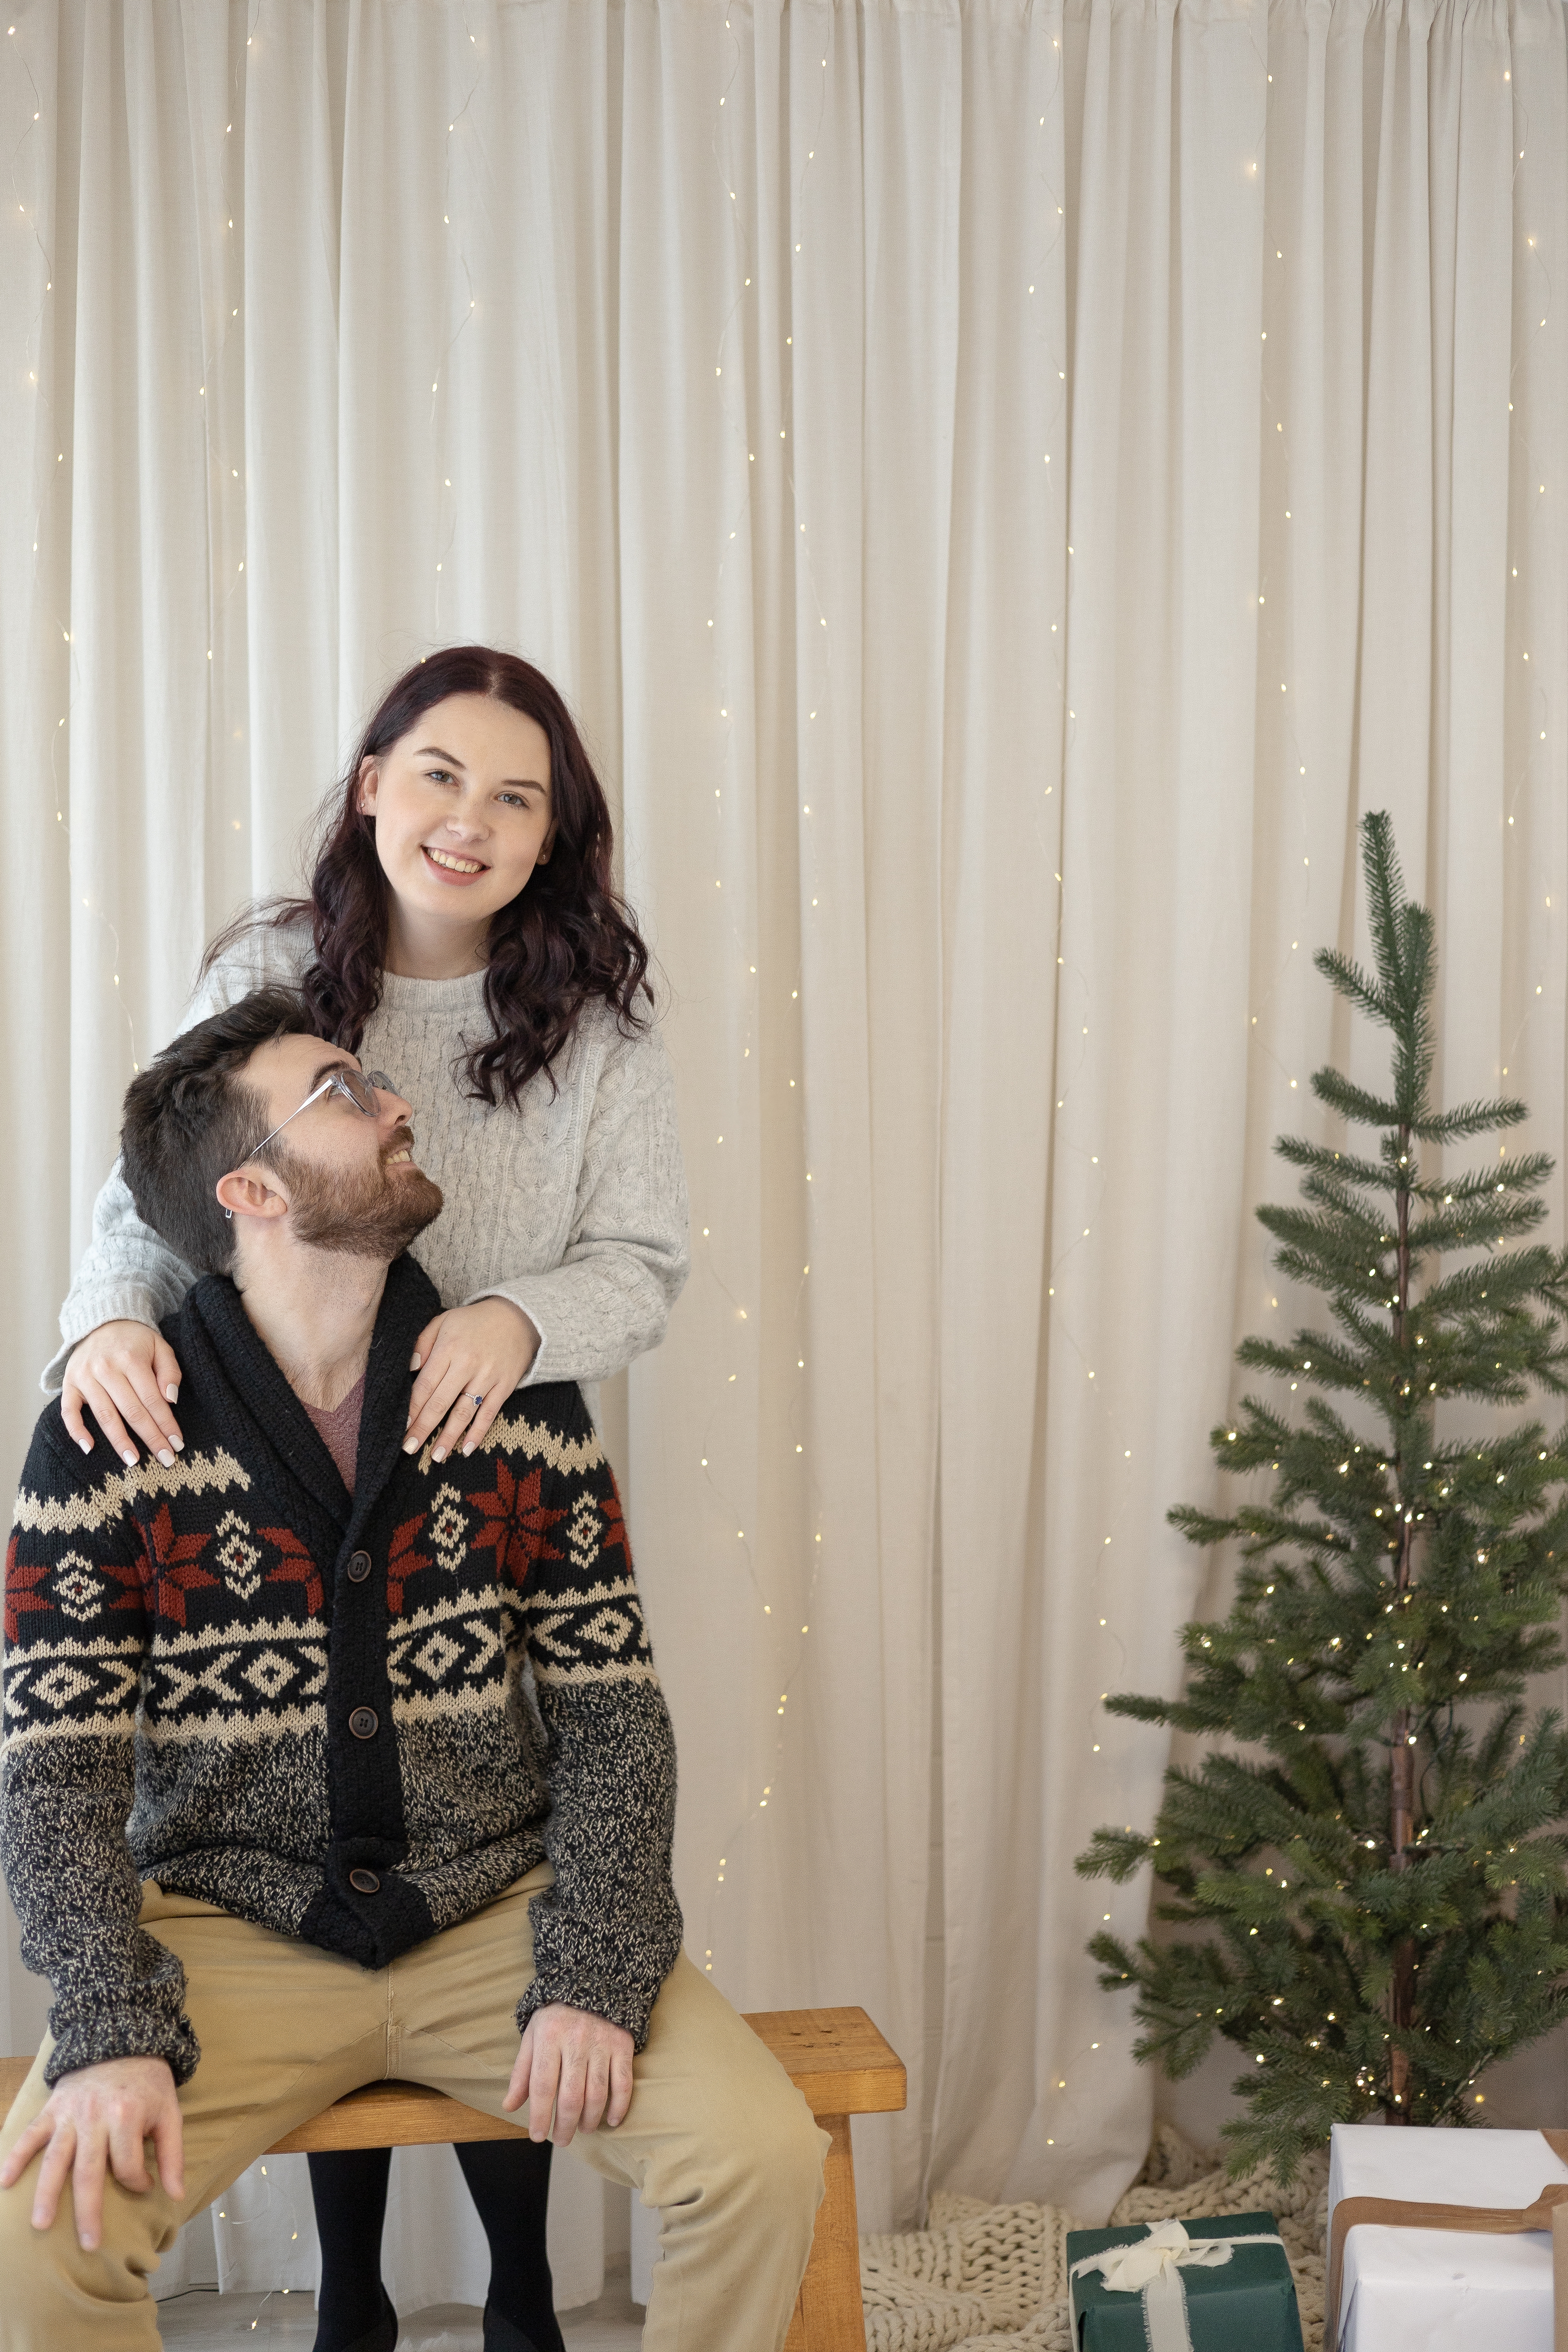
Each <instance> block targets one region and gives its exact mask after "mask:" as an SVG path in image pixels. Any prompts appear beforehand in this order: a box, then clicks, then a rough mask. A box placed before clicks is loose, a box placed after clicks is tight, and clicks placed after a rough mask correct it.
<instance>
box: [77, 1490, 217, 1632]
mask: <svg viewBox="0 0 1568 2352" xmlns="http://www.w3.org/2000/svg"><path fill="white" fill-rule="evenodd" d="M163 1516H164V1517H165V1518H167V1517H168V1513H167V1511H165V1512H164V1514H163ZM93 1564H94V1566H95V1567H97V1568H101V1569H102V1570H103V1572H104V1574H105V1576H110V1577H112V1578H113V1580H114V1581H115V1583H116V1584H120V1585H123V1586H124V1588H125V1589H124V1591H122V1592H121V1595H120V1598H119V1600H118V1601H110V1604H109V1605H110V1609H139V1610H141V1612H142V1614H143V1615H144V1616H145V1615H146V1613H147V1612H148V1611H149V1610H155V1609H156V1607H157V1596H156V1592H155V1590H154V1585H155V1580H156V1576H157V1570H155V1569H154V1567H153V1563H152V1561H151V1560H150V1559H148V1558H147V1555H146V1553H145V1552H138V1553H137V1555H136V1557H135V1559H100V1560H96V1561H95V1562H94V1563H93ZM213 1581H214V1579H213V1578H212V1577H210V1576H209V1577H208V1578H207V1582H208V1583H209V1584H211V1583H212V1582H213ZM180 1605H181V1607H182V1608H184V1601H182V1602H181V1604H180ZM180 1622H181V1623H182V1625H183V1624H184V1622H185V1621H184V1618H183V1617H182V1618H181V1620H180Z"/></svg>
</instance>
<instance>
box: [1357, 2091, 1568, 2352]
mask: <svg viewBox="0 0 1568 2352" xmlns="http://www.w3.org/2000/svg"><path fill="white" fill-rule="evenodd" d="M1558 2185H1563V2186H1564V2187H1568V2163H1564V2162H1563V2158H1561V2157H1559V2156H1557V2155H1556V2154H1554V2153H1553V2151H1552V2147H1550V2146H1549V2144H1548V2143H1547V2141H1546V2140H1545V2139H1544V2138H1543V2137H1542V2135H1541V2133H1540V2132H1538V2131H1485V2130H1477V2131H1465V2130H1456V2129H1447V2130H1445V2129H1443V2128H1442V2127H1441V2126H1427V2125H1411V2126H1407V2127H1405V2129H1403V2130H1400V2129H1398V2128H1394V2129H1388V2128H1385V2127H1384V2126H1382V2125H1380V2124H1336V2125H1335V2126H1334V2130H1333V2141H1332V2147H1331V2154H1330V2158H1329V2240H1330V2243H1331V2244H1332V2242H1333V2228H1334V2208H1335V2207H1336V2205H1338V2204H1339V2203H1340V2202H1341V2201H1342V2200H1343V2199H1346V2198H1351V2197H1383V2198H1397V2199H1398V2200H1401V2201H1402V2202H1405V2203H1415V2204H1421V2205H1467V2206H1485V2207H1487V2208H1500V2209H1505V2210H1506V2209H1514V2210H1518V2209H1521V2208H1525V2207H1529V2206H1531V2205H1534V2204H1535V2202H1536V2200H1537V2199H1538V2198H1539V2197H1540V2195H1541V2192H1542V2189H1552V2188H1553V2187H1556V2186H1558ZM1338 2316H1339V2329H1338V2336H1337V2341H1338V2344H1339V2346H1340V2352H1460V2347H1463V2352H1479V2347H1490V2346H1493V2345H1495V2346H1497V2347H1499V2352H1502V2347H1507V2352H1553V2340H1554V2339H1553V2333H1552V2231H1551V2228H1550V2227H1547V2228H1545V2229H1541V2230H1526V2231H1518V2232H1516V2233H1514V2234H1508V2235H1499V2236H1490V2235H1487V2234H1484V2233H1480V2232H1478V2231H1468V2230H1440V2229H1426V2228H1422V2229H1400V2228H1393V2227H1390V2226H1387V2225H1385V2224H1384V2223H1381V2222H1375V2221H1363V2222H1359V2223H1357V2224H1355V2225H1354V2226H1353V2227H1352V2229H1351V2230H1350V2231H1349V2233H1348V2235H1347V2236H1346V2238H1345V2241H1344V2257H1343V2274H1342V2281H1341V2287H1340V2297H1339V2315H1338ZM1330 2340H1331V2342H1332V2341H1333V2340H1335V2339H1334V2335H1333V2331H1332V2330H1331V2331H1330Z"/></svg>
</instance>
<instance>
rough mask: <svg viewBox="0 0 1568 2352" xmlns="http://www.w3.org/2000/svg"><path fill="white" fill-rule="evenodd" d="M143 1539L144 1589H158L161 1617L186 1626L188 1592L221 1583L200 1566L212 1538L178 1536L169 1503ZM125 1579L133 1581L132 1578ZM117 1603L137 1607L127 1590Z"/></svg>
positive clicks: (147, 1526) (146, 1527) (117, 1606)
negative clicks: (198, 1564)
mask: <svg viewBox="0 0 1568 2352" xmlns="http://www.w3.org/2000/svg"><path fill="white" fill-rule="evenodd" d="M211 1541H212V1538H211V1537H210V1536H198V1535H188V1536H177V1535H176V1534H175V1533H174V1517H173V1514H172V1513H171V1511H170V1509H169V1506H168V1505H167V1503H165V1504H164V1505H163V1508H162V1509H161V1510H160V1511H159V1512H158V1514H157V1516H156V1517H154V1518H153V1519H151V1520H149V1521H148V1523H147V1525H146V1526H145V1527H144V1528H142V1545H143V1547H144V1549H145V1553H146V1565H145V1568H144V1569H143V1570H142V1585H143V1589H144V1590H146V1591H156V1593H157V1597H158V1598H157V1605H158V1614H159V1616H160V1617H166V1618H167V1619H168V1620H169V1622H170V1623H171V1624H172V1625H179V1626H181V1627H183V1626H184V1622H185V1595H186V1593H187V1592H195V1591H198V1590H199V1589H200V1587H201V1586H202V1585H204V1584H216V1582H217V1579H216V1576H209V1575H208V1573H207V1571H206V1570H205V1568H198V1567H197V1566H196V1562H197V1560H198V1559H200V1558H201V1555H202V1554H203V1552H204V1551H205V1549H206V1548H207V1546H208V1544H209V1543H210V1542H211ZM126 1581H129V1580H128V1579H127V1580H126ZM114 1605H115V1607H116V1608H117V1609H118V1608H122V1607H130V1608H134V1607H135V1605H136V1604H135V1601H133V1600H132V1597H131V1595H130V1594H129V1593H127V1594H126V1595H125V1598H124V1600H123V1601H116V1602H115V1604H114Z"/></svg>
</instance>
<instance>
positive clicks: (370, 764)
mask: <svg viewBox="0 0 1568 2352" xmlns="http://www.w3.org/2000/svg"><path fill="white" fill-rule="evenodd" d="M380 783H381V777H380V775H379V773H378V772H377V769H376V764H375V761H374V760H368V759H367V760H362V761H360V763H359V788H358V790H357V792H356V793H355V794H354V806H355V808H356V809H357V810H358V811H359V814H361V816H374V814H375V796H376V792H377V790H378V788H379V786H380Z"/></svg>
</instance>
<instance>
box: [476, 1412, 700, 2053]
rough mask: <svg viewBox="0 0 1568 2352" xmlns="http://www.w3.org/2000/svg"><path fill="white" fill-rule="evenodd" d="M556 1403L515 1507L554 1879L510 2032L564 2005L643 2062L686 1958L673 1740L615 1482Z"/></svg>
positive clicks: (583, 1419) (582, 1425) (584, 1417)
mask: <svg viewBox="0 0 1568 2352" xmlns="http://www.w3.org/2000/svg"><path fill="white" fill-rule="evenodd" d="M563 1393H564V1394H565V1395H566V1396H567V1397H568V1398H569V1399H570V1406H569V1412H570V1416H571V1427H570V1431H569V1433H568V1434H567V1435H566V1437H565V1440H564V1442H563V1443H561V1444H558V1446H557V1447H556V1448H554V1449H553V1451H554V1452H555V1454H556V1457H557V1459H556V1464H555V1465H553V1466H552V1465H549V1464H547V1465H545V1466H544V1467H543V1468H542V1469H541V1470H538V1471H535V1472H531V1473H530V1475H528V1476H527V1477H526V1478H525V1479H521V1480H519V1481H518V1482H517V1486H516V1491H515V1496H514V1505H513V1507H514V1508H515V1510H516V1511H517V1513H518V1517H519V1524H520V1527H524V1528H526V1529H527V1534H526V1540H527V1543H528V1546H529V1549H530V1550H531V1553H532V1561H533V1564H532V1566H531V1570H530V1571H529V1574H528V1577H527V1580H526V1581H525V1583H524V1586H523V1591H522V1617H523V1627H522V1630H523V1635H524V1638H525V1640H526V1642H527V1644H528V1651H529V1657H530V1661H531V1664H532V1668H533V1680H534V1689H535V1693H536V1696H537V1698H538V1702H539V1711H540V1715H541V1717H542V1721H543V1724H544V1729H545V1736H546V1739H547V1741H548V1757H547V1765H546V1769H547V1772H548V1778H549V1784H550V1798H551V1811H550V1816H549V1820H548V1822H547V1824H546V1828H545V1832H544V1838H545V1848H546V1851H547V1853H548V1854H549V1857H550V1860H551V1862H552V1864H553V1865H554V1870H555V1884H554V1885H553V1886H552V1887H551V1888H550V1889H548V1891H547V1892H546V1893H544V1894H542V1895H535V1896H534V1898H533V1903H532V1906H531V1924H532V1929H533V1960H534V1971H535V1973H534V1979H533V1982H532V1984H531V1986H530V1987H529V1990H528V1991H527V1992H526V1994H525V1995H524V1996H523V1999H522V2000H521V2003H520V2004H519V2007H518V2012H517V2021H518V2026H519V2029H520V2031H521V2028H523V2027H524V2026H526V2025H527V2023H528V2021H529V2019H530V2018H531V2016H532V2014H533V2012H534V2011H536V2010H539V2009H542V2008H544V2007H545V2006H546V2005H547V2004H548V2003H549V2002H552V2001H563V2002H565V2003H567V2004H568V2005H569V2006H570V2007H572V2008H574V2009H585V2010H590V2011H593V2012H594V2013H595V2015H597V2016H599V2017H606V2018H608V2019H610V2020H611V2021H612V2022H613V2023H615V2024H616V2025H623V2026H625V2027H626V2031H627V2032H629V2033H630V2034H631V2036H632V2039H633V2041H634V2042H635V2043H636V2045H637V2048H638V2049H639V2050H640V2049H641V2048H642V2046H643V2044H644V2042H646V2041H647V2030H648V2020H649V2018H650V2016H651V2015H652V2012H653V2005H654V2001H655V2000H656V1999H657V1997H658V1989H659V1987H660V1985H661V1984H662V1983H663V1982H664V1979H665V1978H666V1977H667V1976H668V1974H669V1971H670V1969H672V1968H673V1967H674V1966H675V1963H676V1960H677V1958H679V1952H680V1937H681V1916H680V1906H679V1903H678V1902H677V1901H676V1899H675V1885H674V1881H673V1878H672V1875H671V1847H672V1843H673V1840H674V1835H675V1736H674V1733H673V1731H672V1730H671V1727H670V1721H669V1712H668V1708H667V1707H666V1706H665V1703H664V1694H663V1692H662V1691H661V1690H660V1689H659V1686H658V1675H657V1674H656V1673H655V1671H654V1663H653V1653H652V1651H651V1649H650V1648H649V1646H648V1639H647V1628H646V1626H645V1625H644V1622H643V1613H642V1604H641V1601H639V1599H638V1597H637V1581H636V1579H635V1577H634V1575H633V1572H632V1562H631V1550H630V1546H629V1543H628V1540H627V1537H626V1521H625V1519H624V1518H623V1517H622V1515H621V1503H620V1496H618V1494H617V1493H616V1482H615V1479H614V1476H613V1475H612V1474H611V1471H610V1468H609V1465H608V1464H607V1463H606V1462H605V1458H604V1454H603V1453H602V1451H601V1449H600V1446H599V1444H598V1441H597V1439H596V1438H595V1434H594V1428H593V1423H592V1422H591V1421H590V1419H589V1417H588V1412H587V1408H586V1406H585V1405H584V1402H583V1400H582V1395H581V1392H580V1391H577V1390H574V1389H573V1390H568V1391H564V1392H563ZM578 1463H581V1464H582V1465H583V1466H581V1467H577V1466H574V1465H576V1464H578ZM498 1468H499V1469H502V1470H504V1465H503V1464H498Z"/></svg>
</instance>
